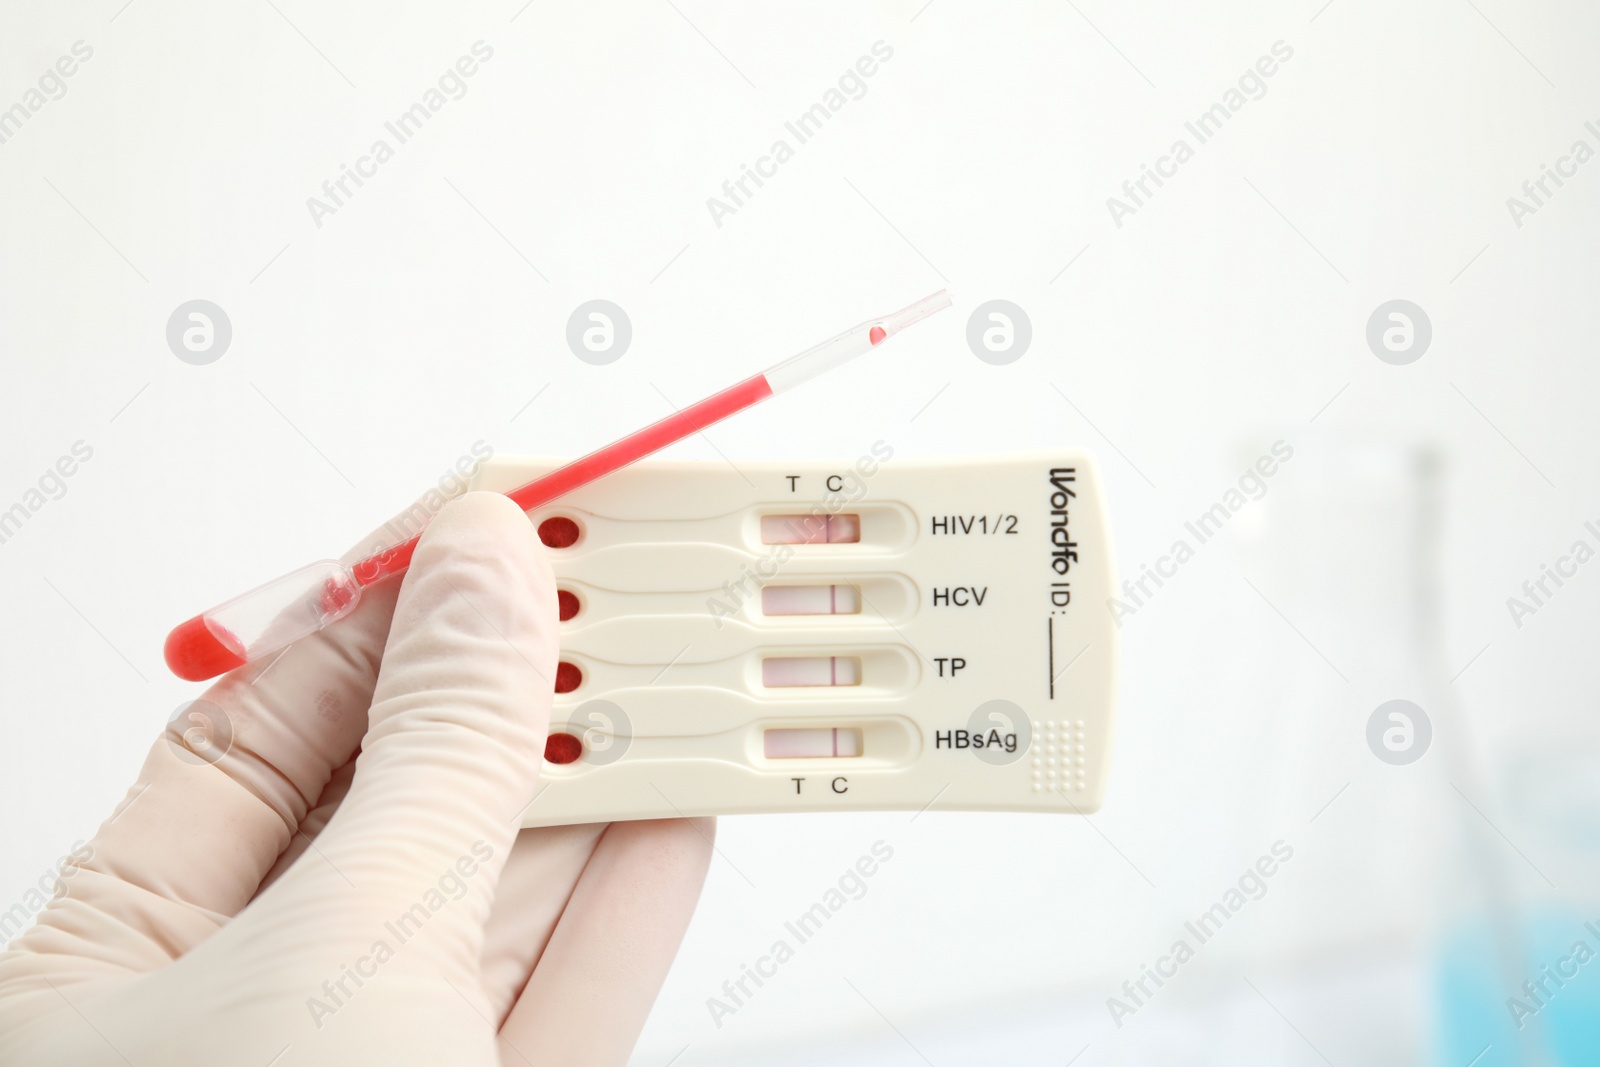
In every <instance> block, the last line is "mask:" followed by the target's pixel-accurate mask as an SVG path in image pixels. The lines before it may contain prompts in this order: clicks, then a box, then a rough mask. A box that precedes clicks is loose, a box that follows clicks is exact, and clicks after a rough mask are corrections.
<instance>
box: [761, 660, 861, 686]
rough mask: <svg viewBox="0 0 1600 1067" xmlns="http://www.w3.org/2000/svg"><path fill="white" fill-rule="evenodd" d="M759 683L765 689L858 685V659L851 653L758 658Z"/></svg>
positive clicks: (859, 675)
mask: <svg viewBox="0 0 1600 1067" xmlns="http://www.w3.org/2000/svg"><path fill="white" fill-rule="evenodd" d="M761 684H762V685H764V686H766V687H767V688H768V689H790V688H799V687H804V686H835V685H860V684H861V661H860V660H859V659H857V658H856V657H854V656H775V657H772V658H769V659H764V660H762V661H761Z"/></svg>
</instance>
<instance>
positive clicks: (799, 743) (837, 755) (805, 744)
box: [762, 727, 861, 759]
mask: <svg viewBox="0 0 1600 1067" xmlns="http://www.w3.org/2000/svg"><path fill="white" fill-rule="evenodd" d="M762 751H763V754H764V755H765V756H766V757H767V759H842V758H845V757H852V756H859V755H861V731H860V730H853V729H849V728H848V727H847V728H845V729H839V728H837V727H835V728H827V727H823V728H817V727H811V728H808V729H800V730H768V731H767V732H766V734H765V735H764V737H763V738H762Z"/></svg>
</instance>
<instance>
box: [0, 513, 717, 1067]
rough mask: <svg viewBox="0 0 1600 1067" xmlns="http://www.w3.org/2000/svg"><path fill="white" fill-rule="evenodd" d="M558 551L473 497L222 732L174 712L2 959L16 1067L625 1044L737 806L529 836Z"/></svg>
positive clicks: (523, 1058)
mask: <svg viewBox="0 0 1600 1067" xmlns="http://www.w3.org/2000/svg"><path fill="white" fill-rule="evenodd" d="M376 547H380V546H379V545H377V544H376V543H374V544H369V545H366V546H364V547H363V548H362V549H360V550H357V551H355V552H353V553H352V554H351V557H350V558H351V559H355V558H360V557H361V556H364V555H366V554H367V553H368V552H369V551H371V550H373V549H374V548H376ZM545 551H546V550H545V548H544V546H543V545H541V544H540V543H539V541H538V538H537V537H536V536H535V534H534V532H533V530H532V527H531V525H530V524H529V522H528V520H527V518H526V517H525V516H524V515H523V513H522V512H521V511H519V510H518V509H517V507H516V505H514V504H512V503H511V502H510V501H509V500H506V499H505V498H504V497H501V496H497V495H494V494H488V493H470V494H468V495H466V496H465V497H462V498H461V499H459V500H455V501H453V502H451V503H449V504H447V505H446V506H445V507H444V508H443V510H441V511H440V513H439V514H438V516H437V517H436V518H435V520H434V521H433V523H432V524H431V525H430V526H429V527H428V529H427V531H426V532H425V533H424V534H423V537H422V542H421V545H420V546H419V547H418V549H417V553H416V556H415V559H414V561H413V563H412V566H411V569H410V571H409V573H408V574H407V575H406V576H405V579H404V583H403V584H401V583H397V582H389V583H385V584H384V585H380V586H378V587H376V588H373V589H370V590H368V591H367V593H366V594H365V596H364V598H363V603H362V604H361V606H360V607H359V608H358V609H357V610H356V612H355V613H354V614H353V615H351V617H350V618H348V619H345V620H344V621H342V622H340V623H338V624H336V625H334V626H332V627H329V628H328V629H326V630H324V631H322V632H320V633H318V634H316V635H314V636H312V637H309V638H306V639H305V640H303V641H301V642H299V643H297V644H296V645H294V646H292V647H290V648H289V649H287V650H286V651H285V652H284V653H283V654H282V655H281V656H280V657H279V658H278V659H276V660H269V661H268V662H267V663H265V664H261V665H253V666H251V667H246V668H243V669H241V670H239V671H237V672H235V673H234V674H231V675H229V676H227V677H226V678H223V679H222V680H221V681H219V682H218V683H217V684H216V685H214V686H212V687H211V689H210V690H209V691H208V692H207V693H206V694H205V697H204V698H203V699H204V700H205V701H208V702H209V703H210V704H213V705H215V706H216V708H219V709H221V716H223V718H222V721H221V723H219V724H217V725H223V724H226V726H229V727H231V731H232V734H233V737H232V742H231V746H230V747H228V748H227V751H226V753H225V754H222V755H220V758H218V752H216V751H214V750H208V749H207V747H206V746H207V745H209V744H218V739H217V738H216V737H215V736H213V737H212V738H210V739H207V738H205V737H203V736H197V735H195V734H194V733H193V732H190V733H187V734H186V733H185V732H184V731H185V727H187V726H188V725H189V724H187V723H183V722H179V723H176V724H174V725H173V726H172V727H170V728H169V730H168V733H167V735H166V736H165V737H164V738H162V739H161V740H159V741H157V742H156V743H155V745H154V746H153V747H152V748H151V750H150V753H149V755H148V757H147V758H146V760H145V763H144V768H143V770H142V771H141V772H140V775H139V781H138V783H137V784H136V785H135V786H134V787H133V789H132V790H131V791H130V792H129V793H128V796H127V798H126V799H125V800H124V801H123V802H122V804H121V805H120V806H119V807H118V808H117V811H116V812H115V813H114V814H113V815H112V817H111V818H110V819H109V820H108V821H107V822H106V823H105V824H104V825H103V826H101V827H100V830H99V832H98V833H97V834H96V835H95V837H94V839H93V840H92V841H91V842H90V843H89V846H88V848H87V849H80V850H78V851H77V852H76V853H75V856H74V860H73V865H72V866H69V867H68V868H66V870H65V871H64V872H63V873H64V874H65V875H68V876H69V877H66V878H65V879H64V881H63V885H64V886H65V887H66V892H65V895H64V896H60V897H59V898H58V899H56V900H55V901H53V902H52V903H51V904H50V905H49V906H48V907H47V908H46V909H45V910H44V911H43V912H42V913H41V914H40V916H39V919H38V922H37V924H36V925H35V926H34V927H33V928H32V929H30V930H29V931H28V932H27V933H25V934H24V935H22V936H21V937H19V938H17V939H16V940H15V941H14V942H13V943H12V945H11V947H10V949H9V950H8V951H7V952H6V953H5V954H4V955H0V1065H5V1067H10V1065H13V1064H15V1065H26V1067H55V1065H70V1067H99V1065H107V1067H111V1065H115V1067H128V1065H132V1067H188V1065H202V1064H203V1065H206V1067H213V1065H218V1064H241V1065H249V1067H268V1065H271V1067H302V1065H312V1064H340V1065H345V1064H382V1065H389V1064H418V1065H426V1067H443V1065H490V1064H494V1065H499V1064H507V1065H523V1064H539V1065H543V1064H560V1065H562V1067H569V1065H573V1064H621V1063H623V1062H624V1061H625V1060H626V1059H627V1057H628V1054H629V1051H630V1050H631V1049H632V1047H633V1044H634V1042H635V1040H636V1039H637V1038H638V1034H639V1031H640V1029H641V1028H642V1026H643V1025H644V1020H645V1016H646V1014H647V1013H648V1011H649V1009H650V1006H651V1004H652V1002H653V1001H654V999H655V996H656V994H657V992H658V991H659V989H660V986H661V983H662V981H663V980H664V979H665V977H666V972H667V969H668V967H669V966H670V964H671V962H672V958H673V956H674V954H675V953H676V952H677V949H678V944H679V942H680V940H681V939H682V936H683V931H684V928H685V927H686V926H687V924H688V921H689V917H690V915H691V913H692V912H693V910H694V906H695V902H696V900H697V898H698V896H699V892H700V887H701V883H702V881H703V879H704V876H705V871H706V867H707V864H708V863H709V861H710V855H711V838H712V835H713V833H714V832H715V831H714V824H713V823H712V822H711V821H710V820H702V821H683V820H673V821H667V822H654V823H615V824H612V825H609V826H607V825H593V826H567V827H554V828H549V829H541V830H526V831H521V832H520V833H519V832H518V831H519V825H520V817H521V813H522V811H523V810H524V809H525V808H526V807H527V805H528V803H529V802H530V801H531V800H532V799H533V797H534V795H535V793H536V792H537V790H538V781H539V771H540V766H541V761H542V758H543V752H544V742H545V733H546V729H547V726H548V720H549V715H550V706H551V699H552V692H553V679H554V678H555V667H556V659H557V655H556V652H557V649H556V629H557V611H556V598H555V590H554V580H553V578H552V575H551V572H550V567H549V564H548V561H547V559H546V557H545ZM201 706H202V707H203V705H201ZM223 732H224V733H225V732H226V730H224V731H223ZM358 746H359V748H360V752H359V755H356V749H357V747H358ZM85 853H87V858H84V855H85Z"/></svg>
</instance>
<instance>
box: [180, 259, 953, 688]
mask: <svg viewBox="0 0 1600 1067" xmlns="http://www.w3.org/2000/svg"><path fill="white" fill-rule="evenodd" d="M949 306H950V295H949V294H948V293H946V292H945V291H943V290H940V291H939V292H937V293H934V294H933V295H932V296H929V297H924V298H923V299H921V300H919V301H917V302H916V303H915V304H912V305H911V306H909V307H906V308H902V309H901V310H899V311H896V312H894V313H893V314H892V315H885V316H883V317H882V318H877V319H868V320H867V321H866V322H863V323H861V324H860V325H859V326H854V327H852V328H850V329H848V330H846V331H844V332H843V333H841V334H839V335H838V336H837V337H832V338H829V339H828V340H826V341H824V342H822V343H821V344H819V345H817V346H816V347H814V348H809V349H807V350H806V351H804V352H802V353H800V354H799V355H797V356H794V357H792V358H790V359H786V360H784V361H783V362H781V363H778V364H776V365H775V366H772V367H769V368H767V369H766V370H765V371H763V372H761V373H760V374H757V375H755V376H754V377H752V378H747V379H745V380H744V381H742V382H739V383H738V384H737V385H734V386H731V387H730V388H727V389H724V390H723V391H722V392H720V393H717V394H715V395H714V396H709V397H707V398H706V399H704V400H702V401H700V402H699V403H697V404H692V405H690V406H689V407H686V408H684V409H683V410H681V411H679V412H677V413H676V414H673V415H669V416H667V417H666V418H664V419H662V420H661V421H660V422H657V423H655V424H653V425H651V426H646V427H645V428H644V429H642V430H639V431H637V432H635V433H632V434H629V435H628V436H627V437H624V438H622V440H620V441H616V442H614V443H612V444H609V445H607V446H606V447H604V448H602V449H600V450H599V451H598V452H592V453H590V454H589V455H587V456H584V457H583V458H582V459H578V460H574V461H573V462H571V463H569V464H567V465H566V466H565V467H561V468H559V469H557V470H554V471H551V472H550V473H549V474H546V475H544V476H543V477H540V478H535V479H534V480H533V481H531V482H529V483H527V484H526V485H523V486H519V487H518V488H516V489H513V490H511V491H510V492H508V493H506V496H508V497H510V498H511V499H512V500H513V501H515V502H516V504H517V506H518V507H520V508H521V509H522V510H523V511H532V510H533V509H535V508H538V507H543V506H544V505H545V504H548V503H550V502H551V501H553V500H555V499H557V498H558V497H561V496H564V495H565V494H567V493H570V492H572V491H573V490H574V489H577V488H579V487H581V486H584V485H587V484H589V483H590V482H592V481H594V480H595V479H596V478H600V477H602V476H604V475H607V474H610V473H611V472H612V471H615V470H620V469H621V468H623V467H626V466H628V465H629V464H630V463H633V462H635V461H636V460H640V459H643V458H644V457H645V456H648V455H651V454H652V453H655V452H657V451H659V450H660V449H663V448H665V447H666V446H667V445H670V444H672V443H673V442H674V441H678V440H681V439H683V438H685V437H688V436H689V435H690V434H693V433H698V432H700V431H701V430H703V429H705V428H706V427H708V426H711V425H713V424H715V423H718V422H721V421H722V420H723V419H725V418H727V417H728V416H729V415H732V414H734V413H735V412H738V411H743V410H744V409H745V408H748V407H752V406H754V405H755V404H759V403H760V402H761V401H763V400H765V399H767V398H768V397H769V396H773V395H775V394H777V393H782V392H785V391H787V390H789V389H793V388H794V387H795V386H797V385H799V384H800V383H801V382H805V381H809V380H810V379H812V378H815V377H816V376H817V375H819V374H822V373H824V372H826V371H829V370H832V369H833V368H835V367H837V366H839V365H840V364H843V363H846V362H848V361H849V360H852V359H854V358H855V357H856V356H859V355H861V354H862V353H864V352H866V351H868V350H869V349H871V348H872V347H873V346H875V345H877V344H879V343H881V342H882V341H884V340H885V339H887V338H889V337H892V336H894V335H895V334H897V333H899V332H900V331H901V330H903V329H905V328H906V327H908V326H911V325H913V324H914V323H917V322H921V321H922V320H923V319H925V318H927V317H928V316H929V315H932V314H933V313H934V312H936V311H940V310H942V309H944V308H947V307H949ZM419 537H420V535H419V536H418V537H412V538H411V539H410V540H407V541H403V542H401V543H400V544H397V545H394V546H392V547H390V548H386V549H384V550H383V551H381V552H378V553H375V554H374V555H371V556H368V557H367V558H366V559H363V560H361V561H360V562H358V563H356V564H354V565H353V566H352V565H348V564H344V563H340V562H339V561H337V560H322V561H321V562H318V563H313V564H310V565H309V566H306V567H302V568H300V569H299V570H297V571H292V572H290V573H289V574H286V575H284V576H283V577H281V578H277V579H274V580H273V581H270V582H268V583H267V584H266V585H263V586H261V587H259V588H257V589H253V590H251V591H250V592H248V593H245V594H243V595H242V596H237V597H234V598H233V599H232V600H229V601H227V602H226V603H223V604H219V605H218V606H217V607H214V608H212V609H211V610H210V611H206V612H202V613H201V614H199V615H196V616H195V617H194V618H192V619H189V620H188V621H186V622H183V623H181V624H179V625H178V626H177V627H176V628H174V629H173V631H172V632H171V633H170V634H168V635H167V642H166V647H165V654H166V660H167V666H168V667H169V668H171V670H172V673H173V674H176V675H177V676H178V677H179V678H183V679H185V680H187V681H191V682H200V681H204V680H206V679H207V678H214V677H216V676H217V675H219V674H222V673H224V672H226V671H231V670H233V669H234V668H236V667H242V666H244V665H245V664H246V663H250V662H252V661H254V660H259V659H261V658H262V657H263V656H267V655H270V654H272V653H273V652H276V651H278V650H279V649H281V648H284V647H286V646H287V645H289V644H291V643H293V642H295V641H298V640H300V639H301V638H302V637H306V636H308V635H310V634H313V633H316V632H317V631H318V630H320V629H322V628H323V627H324V626H327V625H328V624H329V623H332V622H335V621H337V620H339V619H342V618H344V617H345V616H346V615H348V614H350V613H351V612H352V611H354V610H355V609H356V605H357V604H358V603H360V601H361V592H362V590H363V589H366V588H368V587H369V586H373V585H376V584H377V583H379V582H381V581H383V580H385V579H387V578H392V577H394V576H396V575H398V574H402V573H404V571H405V569H406V568H407V567H409V566H410V565H411V556H412V553H413V552H415V551H416V548H417V541H418V540H419Z"/></svg>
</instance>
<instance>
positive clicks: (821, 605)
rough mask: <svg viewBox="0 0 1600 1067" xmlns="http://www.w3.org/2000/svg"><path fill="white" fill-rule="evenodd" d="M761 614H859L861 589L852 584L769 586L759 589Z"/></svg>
mask: <svg viewBox="0 0 1600 1067" xmlns="http://www.w3.org/2000/svg"><path fill="white" fill-rule="evenodd" d="M761 613H762V614H763V615H859V614H861V590H859V589H857V588H856V587H855V586H853V585H769V586H766V587H764V588H763V589H762V590H761Z"/></svg>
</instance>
